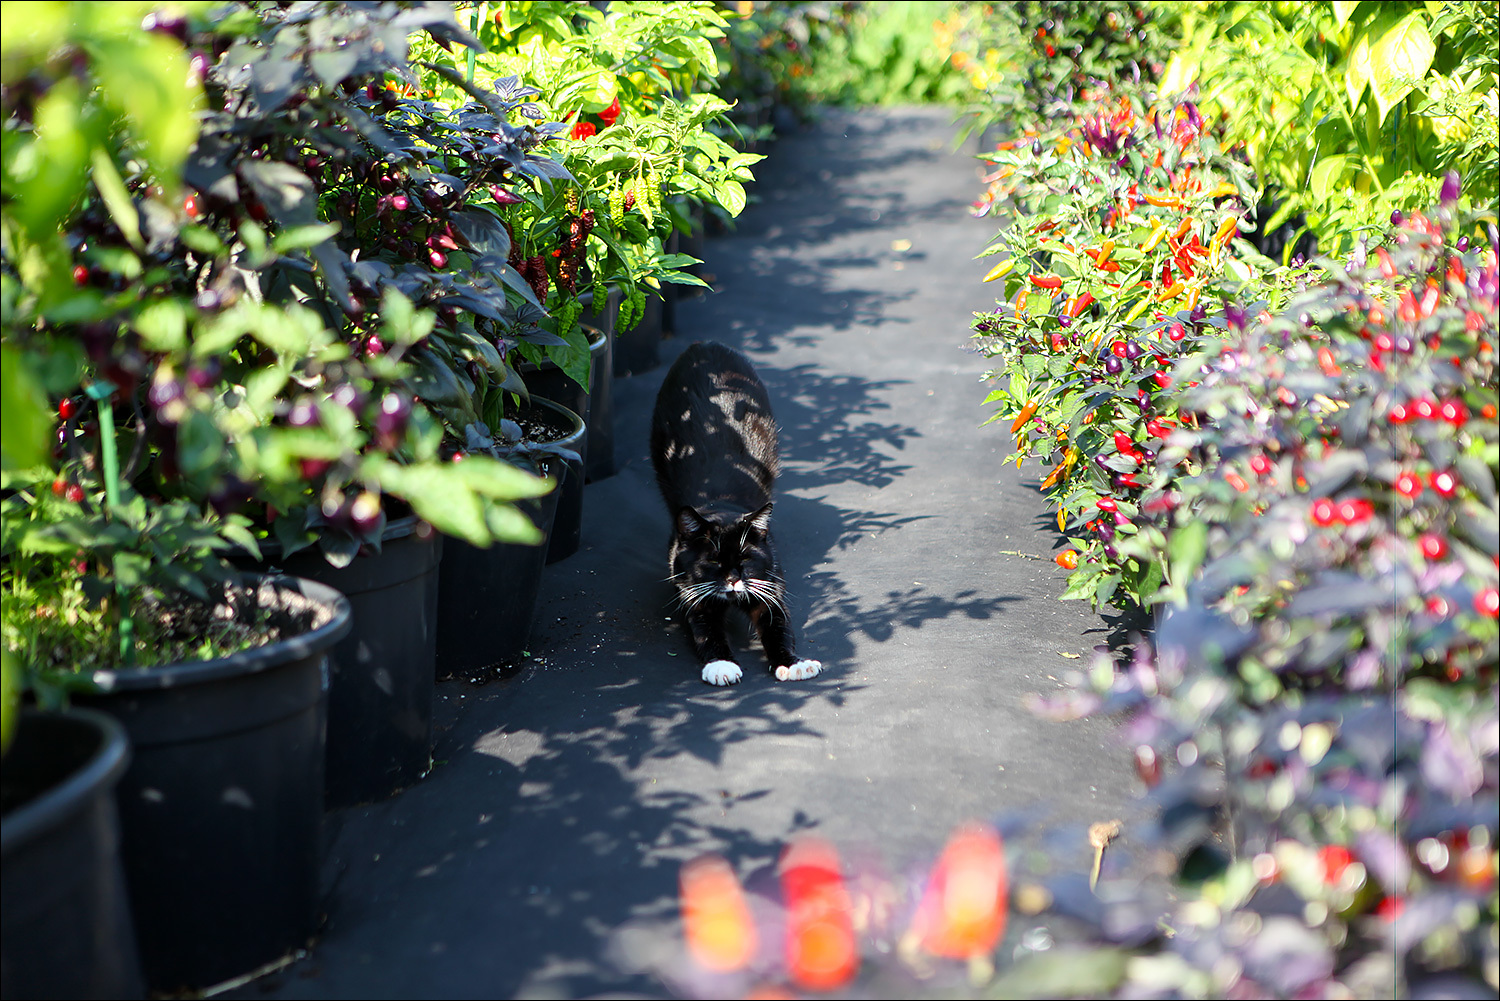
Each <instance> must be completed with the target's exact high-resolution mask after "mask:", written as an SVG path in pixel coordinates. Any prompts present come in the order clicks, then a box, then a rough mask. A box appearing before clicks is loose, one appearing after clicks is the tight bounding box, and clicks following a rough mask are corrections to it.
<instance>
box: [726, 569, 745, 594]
mask: <svg viewBox="0 0 1500 1001" xmlns="http://www.w3.org/2000/svg"><path fill="white" fill-rule="evenodd" d="M724 587H725V589H726V590H729V591H733V592H735V593H736V594H738V593H740V592H741V591H744V590H745V582H744V580H743V579H742V578H741V577H740V575H739V574H730V575H729V577H728V579H727V580H725V581H724Z"/></svg>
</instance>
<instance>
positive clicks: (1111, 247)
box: [1094, 240, 1115, 268]
mask: <svg viewBox="0 0 1500 1001" xmlns="http://www.w3.org/2000/svg"><path fill="white" fill-rule="evenodd" d="M1114 252H1115V241H1113V240H1105V241H1104V245H1103V246H1101V247H1100V248H1099V256H1098V257H1096V258H1095V259H1094V267H1096V268H1102V267H1104V266H1105V265H1106V264H1108V263H1109V258H1110V255H1111V254H1113V253H1114Z"/></svg>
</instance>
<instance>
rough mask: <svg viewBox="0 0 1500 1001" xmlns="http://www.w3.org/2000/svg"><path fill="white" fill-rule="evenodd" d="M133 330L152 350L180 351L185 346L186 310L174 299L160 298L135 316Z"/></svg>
mask: <svg viewBox="0 0 1500 1001" xmlns="http://www.w3.org/2000/svg"><path fill="white" fill-rule="evenodd" d="M135 331H136V333H138V334H140V335H141V341H142V342H143V343H144V344H145V345H146V346H147V347H148V348H150V349H151V350H152V351H181V350H182V349H183V348H185V347H186V346H187V310H186V309H184V308H183V305H182V303H181V302H179V301H178V300H176V299H161V300H159V301H157V302H153V303H151V304H150V305H149V306H147V307H145V308H144V309H142V310H141V311H140V312H139V313H137V314H136V317H135Z"/></svg>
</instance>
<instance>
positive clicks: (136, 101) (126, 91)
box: [90, 31, 253, 188]
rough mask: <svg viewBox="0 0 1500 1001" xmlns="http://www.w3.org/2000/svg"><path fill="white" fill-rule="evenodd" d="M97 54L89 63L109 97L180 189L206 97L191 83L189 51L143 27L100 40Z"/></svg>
mask: <svg viewBox="0 0 1500 1001" xmlns="http://www.w3.org/2000/svg"><path fill="white" fill-rule="evenodd" d="M93 55H94V58H93V60H92V65H91V67H90V68H91V69H93V71H94V72H95V73H96V74H97V76H98V78H99V81H100V85H101V88H100V89H101V91H102V92H103V94H104V97H105V100H107V101H108V102H109V103H110V104H112V105H114V106H115V107H116V108H118V109H119V110H120V111H122V112H123V113H124V115H125V117H126V118H127V119H129V121H130V131H131V133H132V134H133V135H134V136H135V137H136V139H138V140H139V141H140V144H141V147H142V152H144V154H145V157H146V159H147V160H148V161H149V162H150V164H151V167H152V169H153V171H154V172H155V173H156V176H157V177H158V178H159V179H160V180H161V181H162V183H163V184H165V185H166V186H167V187H168V188H175V187H176V185H177V181H176V178H177V173H178V171H179V169H180V168H181V166H182V161H183V159H184V158H185V157H186V156H187V153H188V150H189V149H191V148H192V146H193V143H194V142H195V141H196V140H197V138H198V117H197V111H198V106H199V105H200V104H201V103H202V100H203V91H202V89H201V88H200V87H199V86H198V85H196V84H188V83H187V82H186V81H187V79H188V59H187V53H185V52H184V51H183V49H182V46H181V45H180V44H179V43H178V42H177V41H175V40H174V39H171V38H169V37H167V36H165V35H161V34H150V33H147V32H139V31H138V32H133V33H130V34H128V35H126V36H125V37H124V38H121V39H119V40H111V41H110V42H107V43H103V44H100V45H99V46H98V47H97V50H96V51H95V52H94V53H93ZM252 162H253V161H252Z"/></svg>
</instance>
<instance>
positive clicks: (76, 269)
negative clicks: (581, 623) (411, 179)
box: [0, 4, 550, 993]
mask: <svg viewBox="0 0 1500 1001" xmlns="http://www.w3.org/2000/svg"><path fill="white" fill-rule="evenodd" d="M182 10H183V13H182V14H181V15H178V14H173V15H170V16H167V15H161V14H157V13H153V12H149V8H144V7H143V8H140V9H139V10H137V11H136V13H141V14H144V20H142V21H134V20H130V19H129V18H124V19H122V16H121V11H120V9H119V7H117V6H111V7H100V6H94V5H87V4H72V5H62V6H57V7H53V6H48V7H46V8H34V9H30V10H28V11H27V12H25V15H24V16H26V17H27V18H28V19H29V20H28V24H27V28H28V30H27V31H24V32H16V33H14V34H12V33H7V36H6V50H5V53H4V74H5V76H4V126H3V127H4V129H5V143H6V157H5V161H4V168H3V169H4V183H5V190H6V194H7V198H6V200H5V203H4V206H3V229H4V234H5V242H4V260H3V267H0V283H3V300H4V305H5V310H4V324H3V348H4V351H5V362H4V371H5V387H4V404H5V425H6V430H7V435H9V433H10V430H11V427H12V418H13V415H19V417H18V418H17V420H18V424H17V426H18V427H32V428H33V429H34V428H35V427H36V426H37V425H38V424H39V423H40V425H41V427H42V432H43V434H44V435H45V436H46V437H47V439H48V445H49V446H50V449H49V448H44V449H42V450H41V453H40V454H36V452H35V450H33V453H32V454H30V455H26V454H24V453H23V454H20V455H16V456H13V455H12V452H11V449H10V448H9V446H7V449H6V461H5V470H4V483H3V491H4V503H5V518H4V546H3V553H0V558H3V564H0V568H3V585H0V586H3V587H4V590H5V597H6V601H5V605H4V623H3V624H4V645H5V648H6V650H7V651H8V657H10V658H13V659H14V660H15V661H17V662H19V664H20V669H21V673H22V675H23V676H24V678H25V679H26V683H27V687H28V688H29V691H30V693H31V694H30V698H31V699H32V700H33V701H36V702H37V703H39V704H40V705H43V706H44V707H46V706H55V705H57V704H58V703H60V702H61V701H62V699H63V697H64V696H66V695H67V694H69V693H71V695H72V699H73V701H75V702H87V703H89V704H91V705H97V706H100V707H102V708H105V709H106V710H107V711H109V712H111V713H113V714H116V715H117V716H118V718H120V719H121V721H122V722H123V724H124V727H125V729H126V731H127V732H128V733H129V735H130V738H131V740H132V742H133V744H134V746H135V752H134V760H133V763H132V764H131V766H130V768H129V769H128V770H127V771H126V772H125V775H124V778H123V779H122V780H121V785H120V804H121V821H122V841H123V846H124V857H125V870H126V875H127V882H128V884H129V887H130V893H131V899H132V903H133V911H134V916H135V919H136V928H137V933H138V936H139V939H140V944H141V956H142V965H143V967H144V972H145V978H146V981H147V983H148V984H149V985H150V986H151V987H153V988H155V989H158V990H178V989H182V988H187V987H192V988H201V987H204V986H207V985H210V984H213V983H215V982H217V981H221V980H223V979H226V978H227V977H230V976H233V975H236V974H239V973H243V972H245V971H246V970H248V969H251V968H254V967H257V966H259V965H261V964H263V963H266V962H269V961H274V960H276V959H277V958H278V957H279V956H281V955H282V954H284V953H286V952H287V951H289V950H291V949H293V948H296V947H298V946H300V945H301V944H303V943H304V942H305V941H306V938H307V936H308V935H309V934H311V932H312V931H313V930H314V929H315V927H316V922H317V913H318V903H319V902H318V899H317V866H318V850H319V842H320V825H321V820H322V804H323V796H324V788H323V767H324V766H323V760H324V739H325V737H324V733H325V719H326V713H327V708H326V705H327V692H328V677H329V672H328V667H327V660H326V658H327V651H328V650H329V648H330V647H332V646H333V645H334V644H335V643H336V642H337V641H338V640H339V638H340V637H341V636H342V635H343V634H344V633H345V632H346V631H347V630H348V628H349V618H350V616H349V609H348V604H347V601H346V600H345V599H344V598H343V597H342V596H340V595H339V594H337V593H336V592H335V591H333V590H332V589H330V588H327V587H324V586H320V585H318V584H316V583H314V582H309V581H287V580H275V579H267V578H250V579H247V578H244V577H242V576H239V575H237V574H235V573H234V571H233V569H232V567H231V566H230V565H229V564H228V563H227V562H226V561H225V556H226V555H227V554H228V553H229V552H230V551H231V550H232V549H238V550H239V551H240V552H242V553H247V554H249V555H251V556H252V557H253V556H256V555H259V554H260V552H259V551H260V547H261V545H262V544H263V543H269V542H277V543H278V544H280V545H281V546H283V553H286V552H287V550H289V549H290V548H292V547H293V546H295V545H297V544H299V543H300V544H303V545H306V544H308V543H310V542H314V541H316V542H319V543H321V544H322V545H321V548H322V550H323V551H324V552H325V553H327V554H328V555H329V556H331V557H332V558H333V559H334V560H335V561H338V560H343V561H344V562H346V563H347V562H352V561H353V558H354V556H355V554H356V553H357V552H358V551H359V549H360V547H361V546H362V545H365V544H367V543H366V538H368V537H369V536H371V535H372V534H376V533H377V529H378V527H379V522H380V521H381V519H382V517H383V512H384V510H385V507H386V504H387V503H388V502H389V499H398V500H400V501H401V502H404V503H405V504H406V505H408V506H409V508H410V509H411V511H412V512H413V513H414V514H415V515H416V516H417V518H418V519H420V524H422V525H433V526H436V527H438V528H441V529H442V530H443V531H447V532H456V533H461V534H468V535H470V536H471V537H474V538H476V539H478V540H480V541H489V540H492V539H493V538H495V537H496V536H501V537H517V536H520V535H523V534H527V533H532V532H534V529H533V528H532V527H531V525H530V524H529V522H526V521H525V519H524V516H523V515H521V513H520V512H519V511H517V510H516V509H515V508H514V507H513V505H512V503H511V502H513V501H516V500H520V499H522V498H525V497H529V496H536V495H538V494H541V493H544V492H546V491H547V490H549V489H550V484H548V483H547V482H546V481H544V480H541V479H539V478H537V477H534V476H531V475H529V474H527V473H525V472H523V471H521V470H519V469H517V468H516V467H515V466H513V465H510V464H508V463H503V462H499V461H496V460H493V459H490V458H488V457H484V456H478V457H475V460H474V461H473V462H472V463H465V464H463V465H462V466H454V465H453V464H452V463H449V462H445V461H444V460H443V458H442V457H441V456H440V454H439V445H438V443H439V440H440V437H441V431H440V429H439V428H438V425H437V422H436V421H435V420H434V419H433V418H432V417H431V416H430V415H429V414H428V412H427V411H426V408H425V407H424V406H421V405H420V404H419V403H418V402H417V401H418V400H419V396H418V391H419V389H421V388H422V387H424V386H425V385H426V383H425V382H424V379H427V380H440V379H442V378H443V376H444V374H445V373H448V371H449V370H447V369H443V368H441V367H440V366H435V365H432V364H429V363H427V362H424V361H423V358H424V357H425V355H424V352H423V349H422V346H421V345H422V342H424V341H426V340H430V339H431V338H430V335H431V333H432V330H433V329H434V327H433V323H434V314H433V311H432V310H430V309H428V308H427V306H428V305H429V303H428V302H425V301H422V300H421V296H420V295H419V294H417V295H412V296H408V295H406V294H405V293H403V292H402V291H401V290H400V288H399V287H392V285H390V284H381V287H380V288H379V290H378V294H375V293H376V289H375V288H374V287H373V286H372V284H371V283H370V282H369V280H368V275H369V269H368V268H361V267H360V265H361V264H365V263H367V262H365V261H363V260H359V259H356V256H355V254H354V253H353V252H352V251H345V250H343V249H342V248H341V246H340V245H339V244H338V243H336V242H334V241H333V239H332V238H333V236H334V235H335V234H336V233H339V232H342V231H344V230H345V229H346V227H348V228H351V229H357V226H358V223H359V218H358V217H357V216H352V217H345V218H339V219H337V220H335V219H327V218H325V217H324V215H323V214H321V213H322V209H323V206H322V203H321V199H320V195H319V191H320V189H319V184H320V181H321V175H320V174H319V172H318V169H317V168H319V167H320V166H321V165H322V161H323V160H324V158H325V157H326V158H327V162H328V163H329V164H330V165H332V164H340V165H341V169H348V168H343V167H342V165H343V164H345V163H347V162H351V161H353V162H358V161H359V156H360V151H367V150H369V149H370V148H371V146H374V147H375V148H377V149H380V148H381V147H380V145H379V144H380V142H381V139H382V137H383V133H381V132H379V131H375V130H376V129H378V126H375V125H373V124H372V123H371V122H370V119H369V115H368V112H367V111H366V110H365V108H364V107H363V106H361V105H360V104H359V101H360V100H361V99H363V100H370V99H371V98H369V96H368V95H365V93H364V91H363V90H362V89H361V88H360V87H359V85H358V83H357V82H356V78H358V77H359V76H360V74H366V75H368V74H383V73H384V72H385V71H386V69H388V68H389V67H390V66H391V64H392V61H393V60H394V61H396V63H397V64H398V68H399V65H400V60H401V55H402V53H401V51H400V48H401V47H400V46H390V45H388V44H387V42H389V41H390V39H392V38H395V39H397V40H400V39H404V37H405V32H406V31H407V30H408V25H410V26H414V27H418V28H421V27H425V28H426V29H427V30H430V31H432V32H434V33H436V34H438V35H441V36H445V37H450V36H453V37H456V36H455V33H456V32H457V29H456V26H452V24H451V21H447V20H445V18H444V16H442V12H440V11H438V12H434V13H433V16H432V17H431V18H430V21H429V22H423V23H419V22H420V21H421V17H423V16H427V15H426V14H425V13H420V12H419V16H418V17H417V18H416V19H415V20H412V19H411V17H410V12H405V13H407V15H408V21H407V22H403V23H401V24H399V25H398V24H396V23H395V22H396V20H397V18H398V17H400V16H401V15H402V14H403V11H402V10H401V9H400V8H399V7H397V5H395V4H385V5H381V6H379V7H378V8H370V9H361V10H359V11H353V10H348V9H343V8H335V7H329V8H328V9H326V10H322V11H320V12H319V16H320V17H321V16H324V15H326V18H325V20H324V21H323V22H320V25H321V27H320V31H321V28H324V27H331V28H332V29H333V34H334V40H333V41H327V40H326V39H327V36H325V35H322V34H319V33H318V32H312V31H309V28H308V24H309V22H308V21H307V20H306V18H305V17H304V16H303V15H304V14H305V13H307V12H299V11H287V10H280V9H276V10H261V9H259V8H254V7H251V6H244V7H237V8H230V9H228V10H221V9H218V8H214V9H209V8H206V7H203V6H191V5H189V6H185V7H184V8H182ZM340 18H342V19H343V20H340V21H339V22H338V23H337V24H330V23H329V21H328V19H335V20H337V19H340ZM335 51H336V52H338V53H340V55H339V56H338V58H336V59H330V58H328V57H329V54H330V53H331V52H335ZM299 60H300V61H299ZM294 63H295V64H296V65H299V66H301V67H304V68H308V67H315V69H313V70H312V75H311V76H306V75H302V76H297V75H296V74H294V75H293V79H292V82H291V83H290V84H288V85H287V86H285V87H283V86H282V84H281V83H278V82H277V81H284V80H285V79H286V77H285V74H284V72H282V71H284V70H285V69H286V67H287V66H288V65H292V64H294ZM273 65H274V66H276V67H277V68H276V70H275V71H273ZM379 97H380V95H379V94H376V95H375V96H374V99H379ZM351 98H352V99H353V100H351ZM205 103H207V106H208V107H211V108H213V109H215V110H213V111H204V110H202V109H203V108H204V107H205ZM335 116H336V117H337V120H338V121H340V122H342V123H343V124H344V125H346V126H348V127H349V130H350V131H348V132H345V131H343V129H342V128H340V127H339V126H338V125H334V124H331V122H332V120H333V119H334V118H335ZM272 121H274V122H279V123H282V124H283V126H284V129H285V132H284V134H285V135H286V136H288V137H290V136H299V137H301V144H300V145H297V144H295V143H294V142H293V141H292V140H291V139H287V140H286V141H285V143H284V144H283V145H281V146H277V145H276V144H275V143H274V142H271V141H269V138H268V137H267V135H266V134H265V133H263V132H262V131H260V129H261V127H262V126H263V125H265V124H266V123H267V122H272ZM320 143H322V144H324V145H319V144H320ZM293 154H295V155H293ZM184 182H185V183H184ZM333 207H334V208H335V209H337V208H338V194H337V193H335V194H334V196H333ZM393 207H394V206H393ZM368 263H370V264H373V263H374V262H368ZM429 263H431V262H429ZM376 284H380V283H378V282H377V283H376ZM419 284H420V282H419ZM413 291H415V289H414V290H413ZM372 336H380V337H383V338H385V339H387V340H388V341H389V342H391V343H392V344H394V345H395V350H393V351H390V352H371V351H365V352H363V353H356V352H355V351H354V350H353V348H354V343H353V342H355V341H356V338H358V339H361V340H363V341H364V342H365V343H366V344H368V339H369V338H370V337H372ZM38 400H43V401H46V402H45V403H43V404H39V403H38ZM13 404H14V406H13ZM38 414H41V415H42V416H41V417H40V418H39V417H38ZM268 505H269V506H270V507H271V508H274V510H268ZM251 515H254V517H251ZM267 515H270V517H267ZM336 529H342V530H343V531H342V534H340V532H338V531H336ZM344 536H347V537H348V538H347V539H346V538H344ZM211 630H213V631H212V632H211ZM384 666H387V665H376V666H373V667H372V668H371V670H372V671H375V670H378V669H380V667H384ZM427 669H428V672H429V676H430V671H431V666H430V662H429V663H428V668H427ZM200 700H201V701H200ZM236 711H238V712H240V713H241V715H240V716H239V717H234V716H233V713H234V712H236ZM225 719H230V720H231V722H230V723H229V725H228V726H227V727H226V728H225V730H224V731H215V730H214V726H215V724H218V723H222V722H223V721H224V720H225ZM257 741H263V743H257ZM184 750H186V751H187V753H186V755H185V756H184ZM188 832H192V833H191V836H189V834H188ZM271 844H275V845H277V846H278V847H277V848H276V850H274V851H272V850H268V848H267V846H268V845H271ZM9 864H10V862H9V855H7V866H9ZM11 882H12V878H11V873H10V871H9V868H7V878H6V883H7V885H10V884H11ZM7 942H9V937H8V936H7ZM8 958H9V956H7V959H8ZM7 993H9V991H7Z"/></svg>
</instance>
